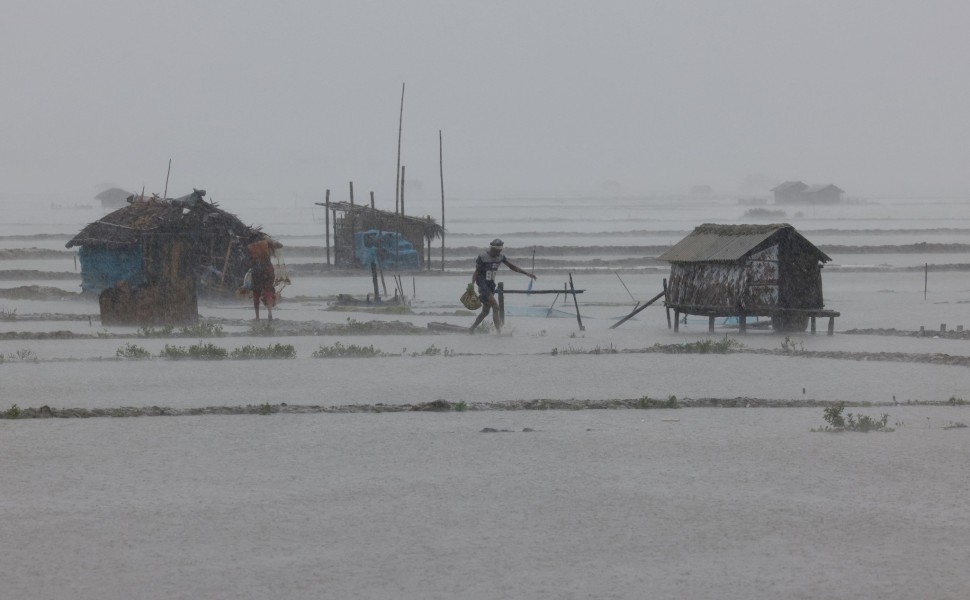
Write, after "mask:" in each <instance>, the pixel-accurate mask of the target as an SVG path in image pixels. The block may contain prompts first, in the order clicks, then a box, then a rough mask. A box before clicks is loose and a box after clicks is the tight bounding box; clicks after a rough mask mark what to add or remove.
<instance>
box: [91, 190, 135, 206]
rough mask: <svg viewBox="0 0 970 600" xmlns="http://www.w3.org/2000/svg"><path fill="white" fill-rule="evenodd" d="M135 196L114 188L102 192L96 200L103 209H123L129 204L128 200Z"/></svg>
mask: <svg viewBox="0 0 970 600" xmlns="http://www.w3.org/2000/svg"><path fill="white" fill-rule="evenodd" d="M133 196H134V194H132V193H131V192H128V191H125V190H123V189H121V188H116V187H113V188H110V189H107V190H105V191H103V192H101V193H100V194H98V195H97V196H95V197H94V199H95V200H97V201H98V202H100V203H101V207H102V208H122V207H123V206H125V205H127V204H128V198H129V197H133Z"/></svg>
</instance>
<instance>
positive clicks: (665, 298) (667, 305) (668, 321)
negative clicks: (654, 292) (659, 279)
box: [664, 277, 670, 329]
mask: <svg viewBox="0 0 970 600" xmlns="http://www.w3.org/2000/svg"><path fill="white" fill-rule="evenodd" d="M664 308H666V310H667V329H670V298H668V297H667V278H666V277H664Z"/></svg>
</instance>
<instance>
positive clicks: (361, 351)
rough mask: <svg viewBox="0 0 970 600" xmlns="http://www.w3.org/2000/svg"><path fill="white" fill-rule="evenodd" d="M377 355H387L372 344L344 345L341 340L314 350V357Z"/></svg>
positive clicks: (370, 356) (367, 356) (363, 356)
mask: <svg viewBox="0 0 970 600" xmlns="http://www.w3.org/2000/svg"><path fill="white" fill-rule="evenodd" d="M375 356H385V354H384V353H383V352H381V351H380V350H377V349H376V348H374V346H373V345H370V346H358V345H357V344H351V345H349V346H344V345H343V344H341V343H340V342H334V344H333V345H332V346H320V348H319V349H317V350H316V351H314V353H313V358H372V357H375Z"/></svg>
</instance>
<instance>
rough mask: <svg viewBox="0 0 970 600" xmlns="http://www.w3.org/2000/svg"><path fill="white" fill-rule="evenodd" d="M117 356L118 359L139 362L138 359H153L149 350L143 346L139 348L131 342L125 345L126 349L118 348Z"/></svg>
mask: <svg viewBox="0 0 970 600" xmlns="http://www.w3.org/2000/svg"><path fill="white" fill-rule="evenodd" d="M115 356H117V357H118V358H125V359H129V360H138V359H145V358H151V357H152V353H151V352H149V351H148V350H145V349H144V348H142V347H141V346H137V345H135V344H132V343H131V342H129V343H127V344H125V347H124V348H118V350H117V351H116V352H115Z"/></svg>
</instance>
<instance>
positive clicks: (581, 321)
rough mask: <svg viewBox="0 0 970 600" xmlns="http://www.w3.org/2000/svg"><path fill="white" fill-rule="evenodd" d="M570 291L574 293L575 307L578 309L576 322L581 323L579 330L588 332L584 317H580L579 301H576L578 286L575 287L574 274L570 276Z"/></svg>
mask: <svg viewBox="0 0 970 600" xmlns="http://www.w3.org/2000/svg"><path fill="white" fill-rule="evenodd" d="M569 289H570V290H572V292H573V306H575V307H576V322H577V323H579V330H580V331H586V327H584V326H583V317H581V316H580V315H579V300H577V299H576V286H574V285H573V274H572V273H570V274H569Z"/></svg>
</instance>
